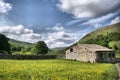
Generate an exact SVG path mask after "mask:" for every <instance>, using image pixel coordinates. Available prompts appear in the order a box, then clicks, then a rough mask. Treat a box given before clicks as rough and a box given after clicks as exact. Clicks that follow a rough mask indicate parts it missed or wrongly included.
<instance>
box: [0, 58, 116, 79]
mask: <svg viewBox="0 0 120 80" xmlns="http://www.w3.org/2000/svg"><path fill="white" fill-rule="evenodd" d="M117 77H118V76H117V70H116V67H115V65H114V64H109V63H93V64H92V63H87V62H79V61H72V60H58V59H53V60H0V80H116V79H117Z"/></svg>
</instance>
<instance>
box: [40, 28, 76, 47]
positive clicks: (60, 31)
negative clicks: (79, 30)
mask: <svg viewBox="0 0 120 80" xmlns="http://www.w3.org/2000/svg"><path fill="white" fill-rule="evenodd" d="M48 29H49V30H53V32H48V33H47V34H43V36H42V37H44V38H43V40H44V41H45V42H46V43H47V44H48V46H49V47H51V48H54V47H66V46H69V45H71V44H72V43H74V42H75V41H76V40H77V37H76V36H75V34H73V33H67V32H65V30H64V27H63V26H54V27H52V28H47V30H48Z"/></svg>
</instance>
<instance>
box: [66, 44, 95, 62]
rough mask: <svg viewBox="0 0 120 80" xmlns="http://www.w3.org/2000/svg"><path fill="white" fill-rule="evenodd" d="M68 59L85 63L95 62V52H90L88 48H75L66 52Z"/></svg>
mask: <svg viewBox="0 0 120 80" xmlns="http://www.w3.org/2000/svg"><path fill="white" fill-rule="evenodd" d="M66 59H73V60H78V61H85V62H92V63H93V62H95V60H96V54H95V52H92V51H89V50H88V49H87V48H83V47H80V46H79V47H78V46H74V47H71V48H70V49H68V50H67V51H66Z"/></svg>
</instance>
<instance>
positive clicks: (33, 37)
mask: <svg viewBox="0 0 120 80" xmlns="http://www.w3.org/2000/svg"><path fill="white" fill-rule="evenodd" d="M0 33H2V34H5V35H6V36H7V37H9V38H11V39H16V40H20V41H25V42H36V41H38V39H39V38H40V34H37V33H34V32H33V30H31V29H27V28H25V27H24V26H23V25H17V26H0Z"/></svg>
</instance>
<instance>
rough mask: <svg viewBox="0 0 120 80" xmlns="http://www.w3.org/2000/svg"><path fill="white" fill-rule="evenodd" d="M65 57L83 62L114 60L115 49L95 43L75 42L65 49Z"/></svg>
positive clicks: (111, 61) (112, 61)
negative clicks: (75, 43)
mask: <svg viewBox="0 0 120 80" xmlns="http://www.w3.org/2000/svg"><path fill="white" fill-rule="evenodd" d="M66 59H73V60H78V61H85V62H91V63H94V62H110V63H114V62H115V51H113V50H111V49H108V48H106V47H103V46H100V45H96V44H77V45H75V46H72V47H70V48H69V49H67V50H66Z"/></svg>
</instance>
